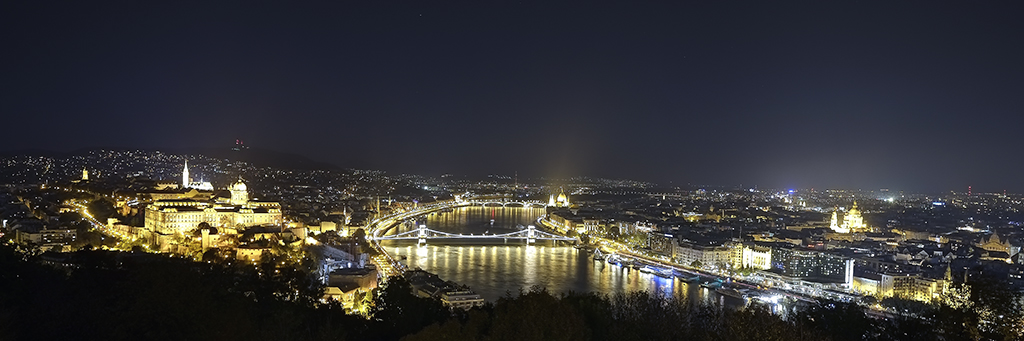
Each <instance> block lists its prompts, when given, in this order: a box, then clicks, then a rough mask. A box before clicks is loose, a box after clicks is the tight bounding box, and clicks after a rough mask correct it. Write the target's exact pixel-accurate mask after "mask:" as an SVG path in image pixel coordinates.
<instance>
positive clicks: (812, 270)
mask: <svg viewBox="0 0 1024 341" xmlns="http://www.w3.org/2000/svg"><path fill="white" fill-rule="evenodd" d="M771 250H772V254H771V264H772V270H774V271H777V272H778V273H780V274H782V275H785V276H789V277H798V278H821V279H834V280H843V281H844V282H846V283H850V282H852V280H853V260H852V259H849V258H846V257H843V256H839V255H833V254H830V253H826V252H820V251H814V250H803V249H798V248H790V247H781V246H779V247H772V248H771Z"/></svg>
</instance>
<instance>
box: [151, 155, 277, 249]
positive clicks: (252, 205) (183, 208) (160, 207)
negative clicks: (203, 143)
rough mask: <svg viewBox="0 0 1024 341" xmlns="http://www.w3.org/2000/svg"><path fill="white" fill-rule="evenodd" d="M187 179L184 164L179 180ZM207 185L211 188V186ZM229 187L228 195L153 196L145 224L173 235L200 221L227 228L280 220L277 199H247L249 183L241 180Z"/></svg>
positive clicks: (275, 222) (187, 230) (162, 232)
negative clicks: (205, 197)
mask: <svg viewBox="0 0 1024 341" xmlns="http://www.w3.org/2000/svg"><path fill="white" fill-rule="evenodd" d="M188 180H189V178H188V166H186V167H185V169H184V170H183V171H182V183H183V184H188ZM205 184H209V183H208V182H207V183H205ZM189 185H193V184H189ZM189 187H190V188H193V189H195V188H196V187H192V186H189ZM209 187H210V188H211V189H212V187H213V186H212V185H211V186H209ZM228 190H229V191H230V192H231V195H230V197H228V198H218V197H212V198H210V199H209V200H196V199H192V198H175V199H164V200H156V201H154V202H153V203H152V204H150V205H149V206H148V207H147V208H146V228H147V229H149V230H150V231H154V232H156V233H158V234H162V235H172V234H184V233H188V232H190V231H192V230H195V229H196V227H198V226H199V224H200V223H207V224H210V226H212V227H216V228H229V229H238V228H245V227H249V226H258V225H281V224H282V215H281V204H280V203H277V202H266V201H252V200H249V191H248V187H247V186H246V185H245V183H243V182H242V181H241V180H239V181H238V182H237V183H235V184H233V185H231V186H230V187H229V188H228Z"/></svg>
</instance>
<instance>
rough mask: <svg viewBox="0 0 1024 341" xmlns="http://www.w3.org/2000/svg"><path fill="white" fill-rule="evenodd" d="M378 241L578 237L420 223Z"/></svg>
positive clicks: (531, 230)
mask: <svg viewBox="0 0 1024 341" xmlns="http://www.w3.org/2000/svg"><path fill="white" fill-rule="evenodd" d="M373 239H374V240H376V241H381V240H416V241H418V243H419V244H421V245H422V244H426V243H427V240H430V239H447V240H454V239H491V240H496V239H503V240H506V241H507V240H525V241H526V243H527V244H533V243H534V242H536V241H538V240H561V241H568V242H571V241H576V238H571V237H565V236H560V235H557V234H554V233H549V232H544V231H540V230H537V227H536V226H533V225H530V226H527V227H526V229H525V230H522V231H515V232H509V233H483V234H458V233H448V232H442V231H437V230H431V229H428V228H427V226H426V225H420V227H419V228H417V229H415V230H410V231H406V232H402V233H398V234H393V235H389V236H380V237H374V238H373Z"/></svg>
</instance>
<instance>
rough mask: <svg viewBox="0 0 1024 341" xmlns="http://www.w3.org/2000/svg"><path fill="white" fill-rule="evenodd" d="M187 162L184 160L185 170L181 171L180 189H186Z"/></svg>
mask: <svg viewBox="0 0 1024 341" xmlns="http://www.w3.org/2000/svg"><path fill="white" fill-rule="evenodd" d="M188 182H189V181H188V160H185V168H184V169H182V170H181V188H182V189H185V188H188Z"/></svg>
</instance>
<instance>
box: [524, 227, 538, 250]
mask: <svg viewBox="0 0 1024 341" xmlns="http://www.w3.org/2000/svg"><path fill="white" fill-rule="evenodd" d="M536 241H537V227H536V226H533V225H530V226H527V227H526V245H532V244H533V243H534V242H536Z"/></svg>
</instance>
